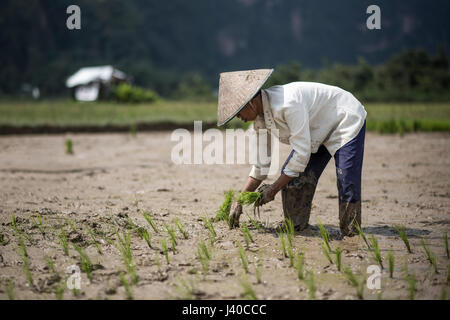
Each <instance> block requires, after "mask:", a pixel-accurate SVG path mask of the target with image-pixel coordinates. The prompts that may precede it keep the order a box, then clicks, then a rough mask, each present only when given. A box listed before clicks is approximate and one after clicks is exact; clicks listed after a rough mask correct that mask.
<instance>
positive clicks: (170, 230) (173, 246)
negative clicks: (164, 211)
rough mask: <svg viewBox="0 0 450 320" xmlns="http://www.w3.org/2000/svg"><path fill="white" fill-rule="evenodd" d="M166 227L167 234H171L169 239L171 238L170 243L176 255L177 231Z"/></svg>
mask: <svg viewBox="0 0 450 320" xmlns="http://www.w3.org/2000/svg"><path fill="white" fill-rule="evenodd" d="M164 227H165V228H166V230H167V233H168V234H169V238H170V243H171V244H172V252H173V253H174V254H175V248H176V246H177V244H178V243H177V239H176V236H175V231H174V230H173V228H172V227H169V226H168V225H166V224H164Z"/></svg>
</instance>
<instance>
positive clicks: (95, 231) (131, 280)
mask: <svg viewBox="0 0 450 320" xmlns="http://www.w3.org/2000/svg"><path fill="white" fill-rule="evenodd" d="M227 199H228V198H227ZM227 199H226V201H228V200H229V199H228V200H227ZM250 204H251V203H250ZM224 208H225V210H223V209H224ZM229 208H230V206H228V205H225V206H224V205H223V206H222V207H221V208H220V209H219V211H218V214H219V213H220V211H222V214H224V213H227V212H228V214H229V210H230V209H229ZM216 217H217V215H216ZM142 218H143V219H144V221H146V225H140V224H139V223H137V222H135V221H133V220H132V219H131V218H127V219H122V220H121V221H116V222H115V223H111V221H109V222H106V221H105V225H107V226H108V227H109V231H108V230H106V231H105V230H104V229H101V228H91V227H90V226H88V225H86V224H81V225H80V224H77V223H75V222H74V221H71V220H69V219H57V220H56V223H50V221H48V220H46V219H43V217H42V216H40V215H39V214H35V215H32V216H31V217H30V219H29V221H28V225H31V228H32V229H36V230H37V231H38V233H39V234H40V235H42V237H43V239H46V240H49V241H52V242H54V243H55V244H57V245H58V247H59V248H60V253H61V254H62V255H63V256H66V257H68V258H71V257H72V258H74V259H76V261H77V265H79V266H80V269H81V271H82V272H83V273H84V274H85V275H86V277H87V279H88V280H90V281H93V280H95V277H96V275H95V270H97V269H98V268H100V266H101V265H100V264H99V263H94V262H93V261H94V260H95V259H93V257H91V256H89V254H88V253H87V252H86V248H87V247H89V246H92V247H93V248H95V249H96V252H97V254H98V256H97V258H100V257H101V256H102V255H103V254H104V246H105V245H109V246H111V247H113V248H115V249H116V250H117V252H118V253H119V256H120V259H121V261H122V265H123V267H122V268H121V269H120V270H118V272H117V274H118V280H119V283H120V284H121V287H123V290H124V293H125V296H126V297H127V298H128V299H133V298H134V293H133V290H134V287H135V286H136V285H138V283H139V280H140V279H139V275H138V266H137V265H136V262H135V258H134V254H133V251H134V249H133V245H132V243H134V241H135V239H139V240H140V241H142V242H143V243H144V244H145V245H146V246H147V247H148V250H151V251H152V252H153V256H152V257H153V259H152V261H153V264H154V265H155V266H156V267H157V270H158V272H159V273H163V263H162V262H161V260H165V264H166V265H170V263H171V257H172V256H175V255H176V254H177V252H178V249H177V247H178V246H179V245H180V244H181V243H182V241H184V240H188V239H192V237H193V235H191V234H190V233H189V231H188V229H187V228H186V227H185V225H184V224H183V223H182V222H181V221H180V220H179V219H178V218H175V219H173V220H172V224H168V223H157V222H155V221H154V219H153V218H152V214H150V213H147V212H143V213H142ZM221 220H226V219H218V220H217V219H214V218H210V217H208V216H204V217H202V221H201V225H202V226H203V228H204V230H205V233H204V237H201V239H199V240H198V241H195V242H196V244H197V250H196V251H195V254H194V256H193V257H192V259H193V261H194V266H195V265H198V266H199V270H201V276H202V277H203V279H206V276H207V275H208V274H209V272H210V265H211V262H212V261H213V260H214V259H218V257H219V256H220V252H219V249H217V248H216V247H215V244H216V241H217V239H218V238H219V236H220V235H219V233H218V231H217V230H216V227H215V223H217V222H219V221H221ZM216 221H217V222H216ZM54 222H55V221H54ZM9 225H10V227H11V231H12V232H11V233H9V232H8V233H4V232H3V231H2V233H0V240H1V245H5V243H4V242H5V235H6V234H8V235H10V234H12V237H13V238H14V239H15V240H16V243H17V247H16V248H15V251H16V252H17V254H18V256H19V257H20V258H21V261H22V266H23V272H24V275H25V279H26V281H27V283H28V286H29V288H30V289H31V290H38V288H37V287H36V283H35V281H34V279H33V274H32V268H31V266H32V264H33V261H30V256H29V254H28V251H27V245H26V242H28V243H29V244H30V245H32V244H35V243H36V242H37V241H38V240H36V239H35V238H33V237H32V236H31V233H30V232H28V231H27V230H26V229H25V228H26V225H27V221H26V220H25V219H21V220H20V221H17V219H16V218H15V216H14V215H12V216H11V222H10V223H9ZM318 228H319V235H320V237H321V241H320V247H321V249H322V252H323V255H324V257H325V258H326V260H327V261H328V263H329V264H330V265H331V266H335V268H336V270H337V272H338V277H339V278H341V279H342V280H344V281H346V282H347V283H348V284H349V285H350V286H352V287H353V288H354V289H355V296H356V297H357V298H359V299H363V298H364V287H365V286H366V278H365V276H364V272H358V273H355V272H354V271H353V270H352V269H351V268H350V267H349V266H347V265H345V263H344V261H343V259H342V252H343V249H342V248H340V247H335V248H333V246H332V243H331V238H330V234H329V232H328V231H327V230H326V228H325V227H324V226H323V225H322V223H321V221H320V220H318ZM266 230H267V226H264V224H261V223H260V222H259V221H258V220H256V219H252V218H251V217H248V220H247V221H242V222H241V225H240V228H239V229H238V230H237V231H236V232H238V234H240V239H241V240H237V241H235V243H234V247H235V252H234V254H233V255H235V256H237V257H238V259H239V261H240V264H241V266H242V273H241V274H240V276H238V279H237V281H238V283H239V284H240V287H241V293H240V295H241V297H244V298H247V299H257V298H258V297H259V296H258V292H257V290H256V289H255V288H254V287H253V286H252V283H256V284H261V283H263V282H264V281H263V274H262V270H263V267H264V253H263V251H262V250H261V249H259V250H258V252H257V255H258V258H257V259H256V260H255V261H254V262H253V261H252V260H251V259H249V258H248V252H249V251H250V250H251V247H252V245H254V246H257V245H256V244H255V233H256V234H257V233H263V232H267V231H266ZM396 230H397V232H398V237H399V239H401V240H402V241H403V242H404V244H405V249H406V250H405V251H406V252H407V254H410V253H412V252H413V250H414V251H415V250H417V248H412V246H411V244H410V242H409V240H408V237H407V233H406V231H405V228H404V227H401V226H397V227H396ZM358 231H359V235H360V238H361V240H362V242H363V243H364V245H365V249H360V250H363V251H364V250H365V251H366V252H367V253H368V254H370V255H371V256H372V258H373V260H374V261H375V262H376V263H377V264H378V265H379V266H380V268H381V269H384V267H385V265H384V263H383V262H384V258H383V256H382V254H381V249H380V247H379V244H378V240H377V239H376V237H375V236H374V235H366V234H364V232H363V230H361V228H359V226H358ZM74 234H75V235H81V234H82V235H83V236H82V237H81V238H82V239H83V241H80V242H78V243H75V242H73V241H72V240H71V238H73V236H74ZM276 235H277V237H278V239H279V244H280V246H279V254H280V259H281V260H282V261H284V260H286V265H287V267H288V268H289V269H292V270H293V271H294V273H295V275H296V277H297V279H298V281H299V285H301V286H304V287H305V288H307V290H308V295H309V297H310V299H315V298H317V297H316V292H317V283H316V281H317V280H316V279H317V273H316V271H315V268H316V267H311V265H312V264H311V263H309V262H308V256H307V255H306V253H305V251H304V250H301V249H300V247H299V246H298V245H297V242H298V239H296V238H295V231H294V226H293V224H292V221H290V220H286V221H285V223H284V224H283V225H282V226H281V227H280V228H278V230H276ZM155 238H158V239H155ZM442 240H443V244H444V246H443V247H444V253H445V255H444V256H445V257H446V259H449V250H448V236H447V233H444V234H443V236H442ZM241 241H242V243H244V244H245V245H243V244H242V243H241ZM421 246H422V248H423V253H424V256H425V257H426V259H427V260H428V261H429V263H430V266H431V268H432V270H433V272H434V273H435V274H441V273H445V272H443V270H439V268H438V265H437V260H438V257H439V259H441V255H438V254H436V253H435V252H433V251H432V250H431V248H430V246H429V245H428V243H427V241H426V240H425V239H422V241H421ZM72 250H74V251H75V252H76V253H77V255H71V253H72ZM252 253H254V250H252ZM387 260H388V263H387V267H388V269H389V277H390V278H393V274H394V270H395V261H396V260H397V259H396V257H395V256H394V254H393V252H392V251H391V250H389V251H388V254H387ZM45 261H46V264H47V267H48V272H49V274H50V275H51V278H52V279H53V281H52V285H51V288H50V289H51V290H52V292H53V294H54V295H55V298H56V299H62V298H63V297H64V294H65V290H66V281H67V277H66V276H64V275H63V274H61V273H60V272H58V270H57V269H56V268H55V260H54V259H51V258H49V257H45ZM195 261H196V262H195ZM447 264H448V262H447ZM196 270H197V268H195V267H194V268H192V269H191V270H190V271H188V273H189V274H192V275H193V276H184V277H178V279H177V283H176V284H175V286H174V290H175V291H174V292H175V293H174V297H175V298H184V299H195V298H198V297H199V290H198V283H197V282H199V281H201V279H200V278H199V276H200V275H199V274H198V273H197V271H196ZM446 271H447V282H446V284H447V286H448V284H449V283H450V274H449V272H450V265H449V267H447V270H446ZM402 274H403V280H404V281H405V283H406V284H407V288H408V296H409V298H410V299H414V298H415V293H416V291H417V278H416V275H415V274H414V273H413V272H411V271H409V270H408V266H407V264H406V262H405V263H404V264H403V267H402ZM249 277H252V278H253V277H254V281H253V280H251V279H252V278H249ZM112 291H114V292H115V289H113V290H112ZM5 292H7V295H8V297H9V298H10V299H15V298H16V295H15V292H14V280H13V279H12V278H10V279H8V281H7V282H6V285H5ZM72 294H73V296H74V297H79V296H80V292H79V291H77V290H76V289H74V290H72ZM381 294H382V291H379V297H381ZM444 296H446V291H445V288H443V290H442V296H441V297H444Z"/></svg>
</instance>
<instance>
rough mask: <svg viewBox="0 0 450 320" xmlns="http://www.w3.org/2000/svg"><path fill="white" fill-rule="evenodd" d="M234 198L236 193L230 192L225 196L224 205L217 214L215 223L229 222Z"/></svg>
mask: <svg viewBox="0 0 450 320" xmlns="http://www.w3.org/2000/svg"><path fill="white" fill-rule="evenodd" d="M233 198H234V191H233V190H229V191H228V192H227V193H226V194H225V200H224V201H223V203H222V205H221V206H220V208H219V210H218V211H217V213H216V217H215V218H214V222H218V221H221V220H224V221H226V222H227V223H228V221H229V215H230V210H231V205H232V203H233Z"/></svg>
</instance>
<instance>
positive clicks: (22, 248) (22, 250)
mask: <svg viewBox="0 0 450 320" xmlns="http://www.w3.org/2000/svg"><path fill="white" fill-rule="evenodd" d="M17 237H18V238H19V247H20V254H21V255H22V256H24V257H26V258H28V251H27V246H26V245H25V241H24V240H23V237H22V235H20V234H18V235H17Z"/></svg>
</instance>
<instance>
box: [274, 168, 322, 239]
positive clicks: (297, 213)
mask: <svg viewBox="0 0 450 320" xmlns="http://www.w3.org/2000/svg"><path fill="white" fill-rule="evenodd" d="M316 186H317V179H316V178H315V176H314V174H313V173H312V172H309V173H308V174H305V173H301V174H300V176H299V177H297V178H295V179H293V180H291V181H290V182H289V183H288V184H287V185H286V186H285V187H284V188H283V189H282V190H281V200H282V202H283V214H284V218H285V219H291V220H292V223H293V225H294V228H295V229H296V230H303V229H305V228H306V227H307V226H308V222H309V216H310V214H311V207H312V200H313V198H314V193H315V191H316Z"/></svg>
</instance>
